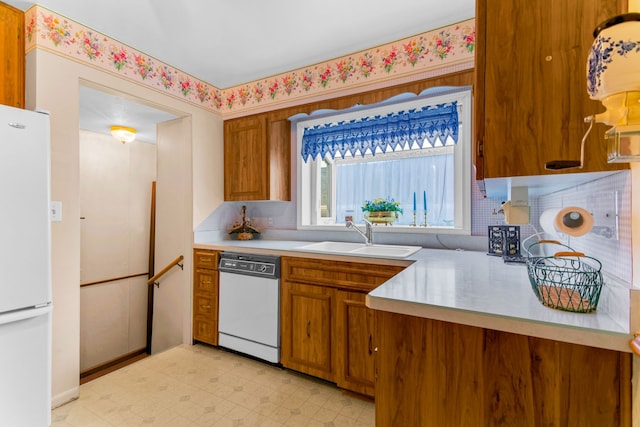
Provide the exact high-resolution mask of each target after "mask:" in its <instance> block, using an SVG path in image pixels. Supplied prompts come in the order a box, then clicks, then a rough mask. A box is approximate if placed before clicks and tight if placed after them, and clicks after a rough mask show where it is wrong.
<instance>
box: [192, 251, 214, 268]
mask: <svg viewBox="0 0 640 427" xmlns="http://www.w3.org/2000/svg"><path fill="white" fill-rule="evenodd" d="M193 258H194V260H193V264H194V265H195V267H196V268H209V269H217V268H218V252H217V251H208V250H196V251H194V257H193Z"/></svg>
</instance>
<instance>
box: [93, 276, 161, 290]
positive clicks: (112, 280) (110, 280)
mask: <svg viewBox="0 0 640 427" xmlns="http://www.w3.org/2000/svg"><path fill="white" fill-rule="evenodd" d="M148 275H149V273H138V274H130V275H128V276H120V277H114V278H113V279H104V280H96V281H95V282H87V283H80V287H81V288H82V287H84V286H93V285H99V284H101V283H108V282H115V281H116V280H124V279H131V278H133V277H140V276H148Z"/></svg>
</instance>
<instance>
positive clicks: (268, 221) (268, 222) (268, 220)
mask: <svg viewBox="0 0 640 427" xmlns="http://www.w3.org/2000/svg"><path fill="white" fill-rule="evenodd" d="M267 225H269V226H272V225H273V218H271V217H267Z"/></svg>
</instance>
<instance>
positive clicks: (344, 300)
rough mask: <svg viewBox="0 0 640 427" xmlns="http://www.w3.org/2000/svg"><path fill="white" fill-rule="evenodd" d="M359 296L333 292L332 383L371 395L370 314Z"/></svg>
mask: <svg viewBox="0 0 640 427" xmlns="http://www.w3.org/2000/svg"><path fill="white" fill-rule="evenodd" d="M365 295H366V294H364V293H361V292H345V291H336V328H335V332H336V334H335V335H336V350H335V351H336V383H337V384H338V386H339V387H342V388H344V389H347V390H351V391H355V392H357V393H361V394H365V395H368V396H373V395H374V386H375V377H374V355H375V352H374V342H373V331H374V311H373V310H371V309H370V308H367V306H366V305H365Z"/></svg>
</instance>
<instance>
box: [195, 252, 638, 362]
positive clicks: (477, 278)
mask: <svg viewBox="0 0 640 427" xmlns="http://www.w3.org/2000/svg"><path fill="white" fill-rule="evenodd" d="M307 243H312V242H301V241H277V240H250V241H235V240H228V241H227V240H224V241H218V242H211V243H206V244H205V243H202V244H196V245H194V247H195V248H204V249H216V250H228V251H236V252H251V253H271V254H278V255H282V256H287V255H288V256H300V257H305V258H322V259H335V260H344V261H358V262H371V263H378V264H379V263H385V264H398V263H404V264H405V265H406V264H409V263H411V264H410V265H408V267H407V268H405V270H404V271H402V272H400V273H398V274H397V275H396V276H394V277H392V278H391V279H390V280H388V281H387V282H385V283H384V284H382V285H381V286H379V287H378V288H376V289H375V290H373V291H372V292H370V293H369V294H368V295H367V306H369V307H370V308H372V309H375V310H382V311H390V312H394V313H400V314H407V315H412V316H418V317H424V318H430V319H436V320H442V321H447V322H453V323H460V324H465V325H470V326H478V327H482V328H488V329H495V330H500V331H505V332H512V333H518V334H523V335H529V336H535V337H540V338H547V339H554V340H557V341H565V342H572V343H576V344H583V345H590V346H594V347H601V348H608V349H612V350H618V351H625V352H629V351H630V349H629V346H628V341H629V339H630V338H631V334H630V333H629V326H628V325H621V324H619V323H618V322H616V321H615V320H614V319H613V318H612V317H611V316H610V315H608V314H607V313H606V312H604V311H603V310H597V311H595V312H594V313H569V312H565V311H560V310H554V309H551V308H548V307H545V306H543V305H542V304H541V303H540V302H539V301H538V299H537V298H536V296H535V294H534V293H533V290H532V289H531V285H530V282H529V278H528V275H527V269H526V266H525V265H524V264H505V263H504V262H503V261H502V258H500V257H493V256H488V255H486V254H485V253H483V252H475V251H459V250H441V249H422V250H420V251H418V252H417V253H415V254H414V255H412V256H410V257H408V258H406V259H405V260H402V261H398V260H381V259H379V258H367V257H359V256H357V257H356V256H348V257H344V256H340V255H328V254H314V253H309V252H297V251H296V250H295V248H296V247H298V246H301V245H305V244H307ZM605 286H606V281H605Z"/></svg>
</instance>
